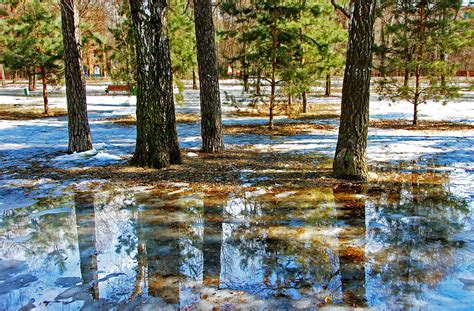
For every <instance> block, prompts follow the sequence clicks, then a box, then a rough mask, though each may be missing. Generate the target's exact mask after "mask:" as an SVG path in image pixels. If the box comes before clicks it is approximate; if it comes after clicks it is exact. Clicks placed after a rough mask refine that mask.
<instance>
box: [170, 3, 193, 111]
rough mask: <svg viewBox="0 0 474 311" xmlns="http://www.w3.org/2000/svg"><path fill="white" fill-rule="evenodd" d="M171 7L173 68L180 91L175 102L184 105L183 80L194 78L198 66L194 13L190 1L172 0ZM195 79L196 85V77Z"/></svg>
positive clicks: (175, 82)
mask: <svg viewBox="0 0 474 311" xmlns="http://www.w3.org/2000/svg"><path fill="white" fill-rule="evenodd" d="M169 7H170V11H169V14H168V29H169V31H168V33H169V39H170V53H171V67H172V71H173V78H174V84H175V85H176V86H177V87H178V91H179V92H178V94H176V96H175V101H176V102H177V103H182V102H183V101H184V97H183V91H184V85H183V83H182V81H181V80H182V79H187V78H190V77H192V76H193V75H194V68H195V67H196V66H197V60H196V39H195V32H194V19H193V11H192V9H191V8H190V7H189V4H188V0H172V1H170V4H169ZM193 79H194V83H196V81H195V77H193ZM193 87H194V86H193Z"/></svg>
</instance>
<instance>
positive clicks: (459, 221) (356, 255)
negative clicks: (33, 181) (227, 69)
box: [0, 168, 474, 310]
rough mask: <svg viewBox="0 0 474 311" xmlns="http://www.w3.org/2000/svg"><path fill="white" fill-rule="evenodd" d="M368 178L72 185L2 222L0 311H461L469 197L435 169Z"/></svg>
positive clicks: (469, 275)
mask: <svg viewBox="0 0 474 311" xmlns="http://www.w3.org/2000/svg"><path fill="white" fill-rule="evenodd" d="M379 174H380V176H385V177H384V178H381V179H383V180H384V181H382V182H377V183H370V184H368V185H353V186H349V185H345V186H339V187H333V188H324V187H322V188H320V187H318V186H317V185H312V186H311V187H307V188H302V189H301V188H300V189H288V188H283V187H279V186H278V184H275V185H274V186H258V184H255V185H248V186H242V187H236V188H235V189H233V190H232V191H230V192H228V193H226V192H224V193H220V192H215V191H213V189H204V188H203V189H199V188H193V187H190V186H189V185H187V184H167V185H164V184H163V185H160V186H159V187H157V188H148V189H143V188H140V189H123V188H115V187H110V186H106V185H104V184H99V183H94V182H90V183H82V184H79V185H71V186H69V187H66V188H65V189H64V190H63V191H62V194H59V195H55V196H45V197H42V198H37V203H35V204H33V205H31V206H28V207H24V208H19V209H13V210H6V211H2V213H1V215H0V258H1V259H2V260H0V266H1V269H0V309H1V310H15V309H19V308H21V307H26V308H30V307H31V308H32V307H33V306H36V307H37V308H39V309H40V310H42V309H48V310H70V309H71V310H75V309H79V308H84V309H109V308H116V309H118V310H122V309H124V310H129V309H140V308H142V309H145V310H155V309H163V308H169V309H178V308H179V309H184V310H187V309H204V310H210V309H212V308H213V307H217V308H219V309H220V308H222V309H225V310H232V309H245V310H248V309H257V310H258V309H268V310H274V309H276V308H283V309H314V308H318V307H322V306H326V307H328V306H335V305H340V306H351V307H355V306H357V307H368V308H375V309H387V308H390V309H405V308H415V309H418V308H422V309H436V308H438V309H445V308H450V309H457V310H459V309H465V310H468V309H470V308H472V306H474V294H473V290H474V230H473V225H474V221H473V216H472V212H471V210H472V202H471V201H470V198H469V197H466V196H463V195H461V194H459V195H458V194H456V193H455V192H453V191H452V190H451V187H452V185H453V180H451V179H450V178H451V176H450V173H448V172H443V171H442V170H440V169H439V168H433V169H422V170H419V171H418V172H404V170H403V169H396V170H390V171H388V170H386V171H385V172H379ZM450 185H451V186H450Z"/></svg>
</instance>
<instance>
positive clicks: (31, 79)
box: [28, 73, 35, 92]
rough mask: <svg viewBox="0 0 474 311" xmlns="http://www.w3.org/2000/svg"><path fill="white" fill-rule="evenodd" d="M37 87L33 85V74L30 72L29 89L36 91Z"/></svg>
mask: <svg viewBox="0 0 474 311" xmlns="http://www.w3.org/2000/svg"><path fill="white" fill-rule="evenodd" d="M34 90H35V88H34V86H33V75H32V74H31V73H28V91H30V92H31V91H34Z"/></svg>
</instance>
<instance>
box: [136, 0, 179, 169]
mask: <svg viewBox="0 0 474 311" xmlns="http://www.w3.org/2000/svg"><path fill="white" fill-rule="evenodd" d="M130 7H131V13H132V21H133V26H134V30H135V39H136V55H137V56H136V60H137V65H136V81H137V142H136V146H135V153H134V154H133V157H132V160H131V163H132V165H136V166H142V167H152V168H163V167H167V166H169V165H170V164H178V163H181V154H180V151H179V144H178V134H177V131H176V116H175V109H174V101H173V81H172V74H171V59H170V50H169V40H168V35H167V18H166V15H167V14H166V11H167V1H166V0H130ZM150 8H153V9H152V10H151V11H150Z"/></svg>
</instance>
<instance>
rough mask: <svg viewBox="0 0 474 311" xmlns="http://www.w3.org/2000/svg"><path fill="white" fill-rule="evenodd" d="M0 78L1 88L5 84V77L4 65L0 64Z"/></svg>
mask: <svg viewBox="0 0 474 311" xmlns="http://www.w3.org/2000/svg"><path fill="white" fill-rule="evenodd" d="M0 76H2V86H5V84H6V82H5V81H6V77H5V65H3V64H0Z"/></svg>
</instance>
